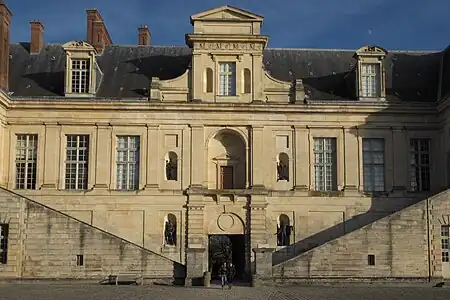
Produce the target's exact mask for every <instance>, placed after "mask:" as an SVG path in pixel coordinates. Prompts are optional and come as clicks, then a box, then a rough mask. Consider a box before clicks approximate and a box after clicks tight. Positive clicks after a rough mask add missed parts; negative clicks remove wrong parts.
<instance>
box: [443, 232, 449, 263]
mask: <svg viewBox="0 0 450 300" xmlns="http://www.w3.org/2000/svg"><path fill="white" fill-rule="evenodd" d="M449 240H450V226H449V225H442V226H441V247H442V261H443V262H449V261H450V260H449V255H448V252H449V244H448V242H449Z"/></svg>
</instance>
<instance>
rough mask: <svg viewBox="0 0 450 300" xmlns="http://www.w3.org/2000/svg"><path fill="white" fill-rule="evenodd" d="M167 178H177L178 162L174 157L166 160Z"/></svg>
mask: <svg viewBox="0 0 450 300" xmlns="http://www.w3.org/2000/svg"><path fill="white" fill-rule="evenodd" d="M166 178H167V180H175V181H176V180H177V162H176V160H175V159H173V158H169V159H167V160H166Z"/></svg>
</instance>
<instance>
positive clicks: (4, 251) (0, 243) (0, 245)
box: [0, 224, 9, 264]
mask: <svg viewBox="0 0 450 300" xmlns="http://www.w3.org/2000/svg"><path fill="white" fill-rule="evenodd" d="M8 231H9V225H8V224H0V264H6V263H7V261H8Z"/></svg>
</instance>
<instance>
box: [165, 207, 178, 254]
mask: <svg viewBox="0 0 450 300" xmlns="http://www.w3.org/2000/svg"><path fill="white" fill-rule="evenodd" d="M171 226H172V227H171ZM177 227H178V224H177V217H176V216H175V215H174V214H171V213H169V214H167V215H166V216H165V217H164V228H163V232H164V235H163V238H164V241H163V242H164V245H166V246H176V245H177ZM170 233H172V236H169V234H170Z"/></svg>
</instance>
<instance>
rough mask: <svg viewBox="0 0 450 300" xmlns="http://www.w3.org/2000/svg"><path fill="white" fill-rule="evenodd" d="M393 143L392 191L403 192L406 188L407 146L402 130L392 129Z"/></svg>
mask: <svg viewBox="0 0 450 300" xmlns="http://www.w3.org/2000/svg"><path fill="white" fill-rule="evenodd" d="M392 141H393V150H394V151H393V152H392V154H393V170H394V176H393V184H392V190H393V191H405V190H406V189H407V187H408V180H409V176H408V157H409V144H408V142H407V136H406V130H405V129H404V128H392Z"/></svg>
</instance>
